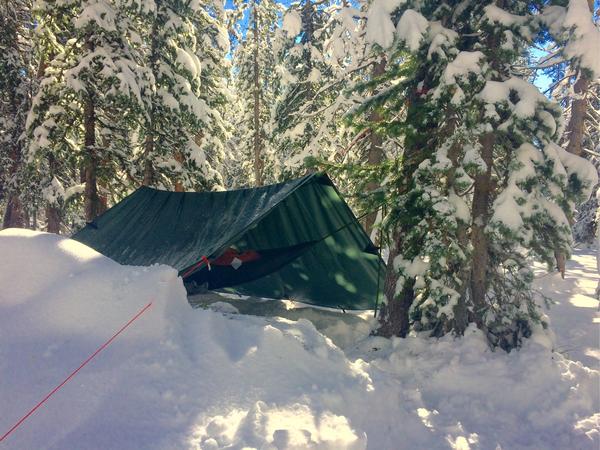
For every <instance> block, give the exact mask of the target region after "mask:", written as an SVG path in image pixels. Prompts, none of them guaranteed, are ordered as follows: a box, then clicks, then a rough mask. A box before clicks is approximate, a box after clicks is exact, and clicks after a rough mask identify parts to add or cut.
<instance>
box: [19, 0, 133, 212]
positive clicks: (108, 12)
mask: <svg viewBox="0 0 600 450" xmlns="http://www.w3.org/2000/svg"><path fill="white" fill-rule="evenodd" d="M124 6H125V4H124V3H122V2H121V1H120V0H118V1H117V0H115V1H108V0H73V1H69V2H61V3H55V2H50V1H45V0H41V1H39V2H37V3H36V7H37V10H36V15H37V18H38V21H39V24H40V25H39V26H40V29H41V31H40V35H41V36H42V37H43V39H44V41H45V43H50V45H49V47H50V48H51V50H49V51H47V52H46V53H45V54H43V55H42V56H41V65H42V67H43V68H44V69H45V70H44V71H43V76H42V79H41V81H40V90H39V92H38V93H37V95H36V97H35V99H34V102H33V107H32V110H31V112H30V115H29V117H28V129H29V133H30V136H31V138H32V142H31V145H30V148H29V152H30V160H31V161H33V162H35V164H36V165H37V167H38V171H39V173H40V174H48V175H47V176H44V177H42V178H43V179H45V183H44V184H45V186H44V188H43V192H44V195H45V199H46V201H47V202H48V203H50V204H52V203H54V204H57V205H64V204H65V202H66V201H67V200H68V199H69V197H70V196H71V195H72V194H74V193H76V192H80V190H81V188H80V186H81V184H80V183H82V182H83V192H84V202H83V203H84V217H85V220H87V221H91V220H93V219H94V218H95V217H96V216H97V215H98V214H99V213H100V212H101V211H102V210H103V209H104V208H106V206H107V201H108V199H107V197H108V195H109V194H110V193H111V191H112V190H113V186H111V184H112V183H113V182H115V180H116V178H117V177H116V176H115V174H116V171H117V169H118V166H119V165H120V163H121V162H127V161H128V160H129V159H130V158H131V147H130V144H129V130H131V129H132V128H133V124H134V123H135V119H136V112H137V111H138V110H139V109H140V108H141V106H142V103H141V101H142V99H141V96H140V87H139V78H138V77H137V69H138V65H137V62H136V61H135V54H134V53H135V52H134V49H133V48H132V47H131V46H130V45H129V41H128V40H127V38H126V36H127V35H128V34H129V31H128V30H127V27H128V25H129V22H128V21H126V20H123V19H124V18H125V16H124V14H123V10H122V8H123V7H124ZM56 25H58V26H56ZM52 47H53V48H52ZM65 185H66V186H67V187H66V188H65V187H64V186H65ZM99 186H100V187H99Z"/></svg>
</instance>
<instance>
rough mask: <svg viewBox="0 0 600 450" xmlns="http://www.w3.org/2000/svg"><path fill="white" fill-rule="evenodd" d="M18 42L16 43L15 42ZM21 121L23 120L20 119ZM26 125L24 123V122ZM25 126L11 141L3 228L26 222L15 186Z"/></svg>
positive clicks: (13, 106)
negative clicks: (8, 184) (10, 182)
mask: <svg viewBox="0 0 600 450" xmlns="http://www.w3.org/2000/svg"><path fill="white" fill-rule="evenodd" d="M15 44H16V43H15ZM16 89H17V86H13V89H11V95H10V102H11V110H12V115H13V118H15V119H16V118H17V117H18V115H19V111H18V110H17V105H18V103H19V102H18V99H17V94H16ZM19 122H21V121H19ZM23 125H24V124H23ZM22 130H23V128H22V127H21V123H19V124H18V125H17V126H16V127H15V129H14V130H13V133H12V136H11V143H10V146H11V148H10V153H9V161H10V169H9V170H10V172H9V174H10V178H11V181H12V186H7V198H6V210H5V211H4V220H3V222H2V227H3V228H13V227H14V228H23V227H25V224H26V219H25V213H24V211H23V204H22V202H21V198H20V196H19V191H18V189H17V188H16V186H15V181H16V180H15V178H16V175H17V172H18V171H19V169H20V167H21V164H22V159H21V150H22V149H21V145H20V143H19V137H20V136H19V135H20V134H21V131H22Z"/></svg>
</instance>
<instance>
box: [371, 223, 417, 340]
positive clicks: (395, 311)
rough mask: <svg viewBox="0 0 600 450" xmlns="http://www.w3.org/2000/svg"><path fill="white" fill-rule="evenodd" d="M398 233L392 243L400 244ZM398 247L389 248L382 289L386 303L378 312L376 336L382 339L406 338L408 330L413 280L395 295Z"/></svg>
mask: <svg viewBox="0 0 600 450" xmlns="http://www.w3.org/2000/svg"><path fill="white" fill-rule="evenodd" d="M400 240H401V236H400V233H399V232H398V233H394V236H393V242H400ZM398 253H399V252H398V247H397V246H396V245H394V247H393V248H390V254H389V257H388V262H387V267H388V269H387V272H386V277H385V284H384V287H383V292H384V296H385V298H386V300H387V301H386V303H384V304H383V305H382V306H381V310H380V312H379V323H380V327H379V329H378V330H377V335H379V336H384V337H388V338H389V337H392V336H398V337H406V335H407V334H408V331H409V328H410V321H409V317H408V312H409V309H410V306H411V305H412V302H413V300H414V296H415V293H414V289H413V287H414V284H415V280H414V279H411V280H408V281H406V282H405V283H404V286H403V289H402V291H401V292H400V294H399V295H396V285H397V284H398V279H399V277H398V272H396V271H395V270H394V259H395V258H396V257H397V256H398Z"/></svg>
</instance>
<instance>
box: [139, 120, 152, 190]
mask: <svg viewBox="0 0 600 450" xmlns="http://www.w3.org/2000/svg"><path fill="white" fill-rule="evenodd" d="M147 133H148V134H146V139H145V140H144V179H143V180H142V185H144V186H152V185H153V184H154V167H153V166H152V161H151V160H150V155H151V154H152V153H153V152H154V136H153V134H152V133H151V132H149V131H147Z"/></svg>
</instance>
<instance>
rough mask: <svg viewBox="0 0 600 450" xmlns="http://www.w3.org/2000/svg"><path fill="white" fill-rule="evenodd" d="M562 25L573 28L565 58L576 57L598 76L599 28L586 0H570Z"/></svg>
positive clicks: (599, 53) (599, 74)
mask: <svg viewBox="0 0 600 450" xmlns="http://www.w3.org/2000/svg"><path fill="white" fill-rule="evenodd" d="M563 26H564V27H565V28H567V29H570V28H571V29H573V38H574V39H571V40H570V41H569V42H568V43H567V46H566V48H565V56H566V57H567V58H578V59H580V60H581V65H582V66H583V67H585V68H587V69H589V70H591V71H592V72H593V74H594V76H595V77H596V78H597V77H600V29H598V26H597V25H596V24H594V21H593V19H592V14H591V12H590V10H589V7H588V2H587V0H570V1H569V5H568V7H567V11H566V14H565V17H564V23H563Z"/></svg>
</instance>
